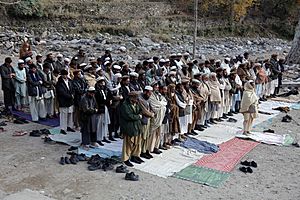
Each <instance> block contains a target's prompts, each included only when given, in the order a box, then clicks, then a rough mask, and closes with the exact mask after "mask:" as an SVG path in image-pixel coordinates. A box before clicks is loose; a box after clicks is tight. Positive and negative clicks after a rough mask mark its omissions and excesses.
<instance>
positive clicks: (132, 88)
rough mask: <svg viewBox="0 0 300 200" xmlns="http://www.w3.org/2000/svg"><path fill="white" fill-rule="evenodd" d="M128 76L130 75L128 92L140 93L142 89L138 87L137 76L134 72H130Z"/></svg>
mask: <svg viewBox="0 0 300 200" xmlns="http://www.w3.org/2000/svg"><path fill="white" fill-rule="evenodd" d="M129 75H130V83H129V88H130V91H136V92H142V91H143V89H142V88H141V87H140V85H139V83H138V78H139V74H138V73H136V72H131V73H130V74H129Z"/></svg>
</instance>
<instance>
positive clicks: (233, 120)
mask: <svg viewBox="0 0 300 200" xmlns="http://www.w3.org/2000/svg"><path fill="white" fill-rule="evenodd" d="M227 122H232V123H236V122H237V120H236V119H234V118H231V117H229V119H228V120H227Z"/></svg>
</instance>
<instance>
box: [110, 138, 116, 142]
mask: <svg viewBox="0 0 300 200" xmlns="http://www.w3.org/2000/svg"><path fill="white" fill-rule="evenodd" d="M108 139H109V140H110V141H114V142H115V141H117V140H116V139H115V138H113V137H109V138H108Z"/></svg>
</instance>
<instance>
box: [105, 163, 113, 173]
mask: <svg viewBox="0 0 300 200" xmlns="http://www.w3.org/2000/svg"><path fill="white" fill-rule="evenodd" d="M102 169H103V170H104V171H108V170H113V169H114V166H113V165H112V164H110V163H107V162H106V163H104V164H103V165H102Z"/></svg>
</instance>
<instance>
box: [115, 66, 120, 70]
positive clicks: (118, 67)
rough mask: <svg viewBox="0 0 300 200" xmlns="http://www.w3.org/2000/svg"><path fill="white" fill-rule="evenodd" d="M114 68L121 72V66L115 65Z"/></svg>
mask: <svg viewBox="0 0 300 200" xmlns="http://www.w3.org/2000/svg"><path fill="white" fill-rule="evenodd" d="M113 68H114V69H117V70H121V66H120V65H114V66H113Z"/></svg>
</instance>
